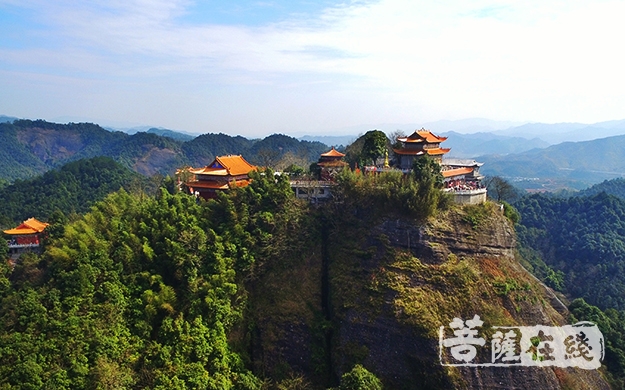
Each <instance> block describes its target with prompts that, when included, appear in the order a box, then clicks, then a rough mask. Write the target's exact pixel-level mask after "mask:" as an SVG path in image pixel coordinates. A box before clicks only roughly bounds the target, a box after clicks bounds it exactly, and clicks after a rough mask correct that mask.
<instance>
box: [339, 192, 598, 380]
mask: <svg viewBox="0 0 625 390" xmlns="http://www.w3.org/2000/svg"><path fill="white" fill-rule="evenodd" d="M339 241H342V240H339ZM358 241H359V244H360V245H356V244H355V243H354V245H352V248H351V249H343V250H342V251H339V253H338V254H337V253H336V252H335V255H336V256H335V257H334V258H333V262H335V264H334V272H339V273H346V274H348V275H349V276H350V277H352V278H353V279H352V280H351V283H352V284H353V285H352V286H351V287H350V288H345V287H344V285H345V284H346V281H345V279H346V276H345V275H343V276H342V277H339V278H336V279H335V282H336V283H335V284H334V285H333V286H332V287H333V288H334V289H335V295H334V297H335V299H334V303H335V311H334V314H335V324H336V328H337V331H336V337H335V339H334V345H333V357H334V360H333V366H334V368H335V370H336V374H337V375H340V374H342V373H343V372H345V371H346V370H349V369H350V366H351V365H353V364H354V363H361V364H363V365H364V366H365V367H367V368H368V369H369V370H370V371H371V372H373V373H374V374H376V375H377V376H378V377H379V378H380V379H382V380H383V382H384V383H385V385H386V386H387V387H388V388H393V389H422V388H432V389H436V388H439V389H450V388H458V389H485V388H488V389H493V388H501V389H504V388H505V389H578V388H579V389H609V386H608V384H607V382H606V381H605V380H604V379H603V378H602V376H601V375H600V373H599V372H597V371H589V370H583V369H575V368H567V369H564V368H550V367H477V368H476V367H445V366H442V365H441V364H440V358H439V345H438V336H437V332H438V328H439V327H440V326H448V324H449V322H450V321H451V320H452V319H453V317H460V318H464V319H469V318H472V317H473V315H475V314H478V315H480V316H481V318H482V319H483V320H484V322H485V326H514V325H519V326H520V325H526V326H532V325H550V326H559V325H563V324H565V323H566V319H567V315H568V313H567V312H566V311H565V310H566V309H565V308H563V307H561V306H560V307H558V308H557V310H556V309H554V307H553V306H552V304H551V302H552V301H554V298H555V295H553V292H551V291H550V290H549V289H547V288H546V287H545V286H543V285H542V284H541V283H540V282H539V281H537V280H536V279H535V278H533V277H532V276H531V275H529V274H528V273H527V271H526V270H525V269H523V267H522V266H521V265H520V264H519V263H518V261H517V260H516V259H515V245H516V242H515V235H514V230H513V227H512V226H511V224H510V223H509V222H508V221H507V220H506V218H505V217H504V216H503V215H502V214H501V212H500V211H499V209H498V208H496V207H494V205H490V204H486V205H481V206H469V207H465V208H457V209H454V210H452V211H449V212H446V213H444V214H442V215H439V216H438V218H436V219H434V220H431V221H429V222H428V223H427V224H417V223H415V221H411V220H409V219H405V218H398V217H395V218H388V217H387V218H383V219H382V220H380V221H378V222H377V223H376V224H375V225H374V226H371V227H370V228H369V229H368V233H367V234H366V236H363V237H361V239H360V240H358ZM343 245H344V241H343ZM359 246H360V248H358V247H359ZM335 249H336V248H335ZM346 252H347V253H346ZM348 253H351V254H348ZM354 285H358V288H355V287H354ZM555 299H556V300H557V298H555ZM554 302H555V301H554Z"/></svg>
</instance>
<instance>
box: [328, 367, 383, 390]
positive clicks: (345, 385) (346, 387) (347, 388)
mask: <svg viewBox="0 0 625 390" xmlns="http://www.w3.org/2000/svg"><path fill="white" fill-rule="evenodd" d="M339 390H382V382H380V380H379V379H378V378H377V377H376V376H375V375H373V374H372V373H371V372H369V371H368V370H367V369H366V368H364V367H363V366H361V365H360V364H356V365H355V366H354V368H352V370H351V371H350V372H347V373H345V374H343V376H342V377H341V385H340V386H339Z"/></svg>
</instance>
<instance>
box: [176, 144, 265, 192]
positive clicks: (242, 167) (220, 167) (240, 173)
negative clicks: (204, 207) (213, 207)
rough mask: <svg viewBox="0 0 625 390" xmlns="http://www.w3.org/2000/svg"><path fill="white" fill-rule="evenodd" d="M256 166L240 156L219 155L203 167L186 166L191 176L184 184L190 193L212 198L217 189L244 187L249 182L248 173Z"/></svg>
mask: <svg viewBox="0 0 625 390" xmlns="http://www.w3.org/2000/svg"><path fill="white" fill-rule="evenodd" d="M255 169H256V167H255V166H254V165H252V164H250V163H248V162H247V161H246V160H245V159H244V158H243V157H242V156H240V155H239V156H232V155H228V156H219V157H215V160H214V161H213V162H212V163H210V164H209V165H207V166H206V167H204V168H197V169H195V168H188V172H189V173H190V174H192V178H191V180H189V181H186V182H185V183H184V184H185V185H186V186H187V188H189V191H190V192H191V193H192V194H195V195H197V196H200V197H202V198H204V199H214V198H216V197H217V192H218V191H224V190H228V189H230V188H232V187H245V186H247V185H248V184H249V183H250V177H249V173H250V172H251V171H253V170H255Z"/></svg>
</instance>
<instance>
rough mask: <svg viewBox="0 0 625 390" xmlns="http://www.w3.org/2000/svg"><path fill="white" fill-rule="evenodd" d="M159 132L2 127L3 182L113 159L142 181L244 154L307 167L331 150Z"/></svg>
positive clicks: (277, 140)
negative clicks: (83, 160)
mask: <svg viewBox="0 0 625 390" xmlns="http://www.w3.org/2000/svg"><path fill="white" fill-rule="evenodd" d="M161 134H162V135H159V134H156V133H154V132H152V133H150V132H148V133H146V132H139V133H135V134H132V135H129V134H126V133H122V132H111V131H108V130H105V129H103V128H102V127H100V126H98V125H95V124H91V123H69V124H57V123H50V122H46V121H42V120H37V121H30V120H16V121H13V122H12V123H0V139H1V140H2V141H3V142H2V143H0V179H4V180H8V181H12V180H15V179H25V178H30V177H33V176H36V175H38V174H42V173H44V172H46V171H48V170H50V169H52V168H56V167H59V166H61V165H63V164H65V163H67V162H70V161H75V160H78V159H81V158H91V157H97V156H108V157H112V158H113V159H115V160H116V161H117V162H119V163H121V164H123V165H124V166H126V167H127V168H130V169H132V170H134V171H135V172H138V173H141V174H143V175H147V176H151V175H154V174H162V175H173V173H174V172H175V171H176V169H177V168H180V167H183V166H185V165H191V166H196V167H199V166H204V165H206V164H209V163H210V162H211V161H212V160H213V159H214V158H215V156H218V155H224V154H242V155H244V156H245V158H246V159H248V161H250V162H251V163H253V164H258V165H261V166H271V167H278V168H284V167H286V166H288V165H290V164H297V165H299V166H303V167H307V166H308V165H309V164H310V163H311V162H313V161H316V160H317V159H318V158H319V154H321V153H323V152H325V151H327V150H328V147H327V146H326V145H324V144H322V143H320V142H309V141H298V140H297V139H295V138H293V137H288V136H285V135H279V134H275V135H272V136H269V137H267V138H265V139H262V140H248V139H246V138H244V137H241V136H236V137H232V136H229V135H225V134H205V135H202V136H199V137H196V138H194V139H192V140H190V141H186V142H185V141H182V140H180V139H174V138H171V137H170V136H168V133H167V132H161Z"/></svg>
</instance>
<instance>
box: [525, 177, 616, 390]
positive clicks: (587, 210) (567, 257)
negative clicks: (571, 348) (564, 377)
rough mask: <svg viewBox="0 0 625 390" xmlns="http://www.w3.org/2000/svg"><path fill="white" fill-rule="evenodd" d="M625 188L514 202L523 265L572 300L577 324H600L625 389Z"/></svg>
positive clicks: (606, 186) (609, 360)
mask: <svg viewBox="0 0 625 390" xmlns="http://www.w3.org/2000/svg"><path fill="white" fill-rule="evenodd" d="M624 185H625V181H623V179H615V180H610V181H606V182H603V183H600V184H597V185H595V186H593V187H591V188H589V189H588V190H584V191H580V192H579V193H575V194H572V195H570V196H565V197H561V196H556V195H551V194H534V195H529V196H525V197H523V198H521V199H520V200H519V201H517V202H516V203H515V204H514V206H515V207H516V208H517V209H518V211H519V212H520V214H521V221H520V224H519V225H517V226H516V230H517V235H518V239H519V250H520V253H521V254H522V255H523V258H524V259H525V261H526V263H525V265H526V267H528V269H530V270H532V272H533V273H534V274H535V275H536V276H538V277H539V278H541V279H542V280H543V281H544V282H545V283H546V284H547V285H549V286H550V287H552V288H554V289H556V290H558V291H560V292H562V293H564V294H565V295H566V297H567V298H568V299H570V300H572V301H573V303H572V305H571V307H570V308H571V313H572V314H573V316H574V317H575V318H576V319H577V320H585V321H593V322H595V323H597V324H599V327H600V329H601V331H602V332H603V334H604V335H605V337H606V358H605V364H606V365H607V367H608V368H609V370H610V372H611V375H613V376H614V377H613V382H614V386H615V388H623V386H625V338H623V334H624V332H625V328H624V327H623V323H624V319H625V199H623V198H622V196H623V194H625V190H624V188H623V187H624Z"/></svg>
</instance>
